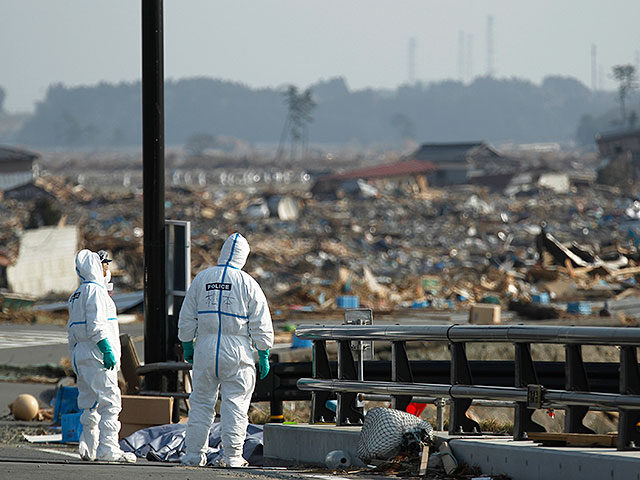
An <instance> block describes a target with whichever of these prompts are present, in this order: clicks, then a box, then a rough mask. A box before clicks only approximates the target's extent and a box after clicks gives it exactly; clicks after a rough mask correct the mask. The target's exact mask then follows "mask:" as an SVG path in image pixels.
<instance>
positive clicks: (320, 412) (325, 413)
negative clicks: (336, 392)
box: [310, 340, 336, 423]
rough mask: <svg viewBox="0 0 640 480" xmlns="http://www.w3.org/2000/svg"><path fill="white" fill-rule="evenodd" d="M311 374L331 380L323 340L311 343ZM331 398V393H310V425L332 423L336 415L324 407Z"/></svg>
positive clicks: (315, 391)
mask: <svg viewBox="0 0 640 480" xmlns="http://www.w3.org/2000/svg"><path fill="white" fill-rule="evenodd" d="M311 372H312V373H311V374H312V376H313V378H318V379H327V380H330V379H331V378H332V377H331V367H330V365H329V356H328V355H327V342H326V341H324V340H314V341H313V362H312V364H311ZM331 396H332V393H331V392H323V391H318V390H314V391H312V392H311V419H310V420H311V423H328V422H333V421H334V419H335V416H336V414H335V413H334V412H332V411H331V410H329V409H328V408H327V407H326V406H325V405H326V403H327V400H329V399H330V398H331Z"/></svg>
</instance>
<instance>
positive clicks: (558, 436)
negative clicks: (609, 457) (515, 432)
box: [527, 432, 617, 447]
mask: <svg viewBox="0 0 640 480" xmlns="http://www.w3.org/2000/svg"><path fill="white" fill-rule="evenodd" d="M527 437H529V440H533V441H534V442H540V443H542V444H543V445H555V446H568V447H615V446H616V445H617V443H616V442H617V436H616V435H615V434H604V435H599V434H588V433H552V432H527Z"/></svg>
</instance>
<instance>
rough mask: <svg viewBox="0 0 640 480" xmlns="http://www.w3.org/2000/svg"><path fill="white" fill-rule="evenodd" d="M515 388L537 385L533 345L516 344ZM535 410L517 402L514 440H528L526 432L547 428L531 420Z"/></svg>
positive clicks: (542, 430) (514, 419)
mask: <svg viewBox="0 0 640 480" xmlns="http://www.w3.org/2000/svg"><path fill="white" fill-rule="evenodd" d="M513 346H514V347H515V378H514V381H515V386H516V387H522V388H526V387H527V385H537V384H538V375H537V373H536V368H535V366H534V364H533V359H532V358H531V345H530V344H528V343H515V344H514V345H513ZM534 412H535V410H533V409H530V408H528V407H527V403H526V402H516V406H515V410H514V414H513V439H514V440H526V439H527V434H526V432H544V431H545V428H544V427H543V426H542V425H540V424H538V423H536V422H534V421H533V420H531V416H532V415H533V413H534Z"/></svg>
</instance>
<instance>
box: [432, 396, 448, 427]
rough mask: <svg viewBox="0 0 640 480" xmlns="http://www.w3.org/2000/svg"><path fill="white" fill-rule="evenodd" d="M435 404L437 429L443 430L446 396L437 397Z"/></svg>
mask: <svg viewBox="0 0 640 480" xmlns="http://www.w3.org/2000/svg"><path fill="white" fill-rule="evenodd" d="M434 404H435V406H436V430H437V431H438V432H441V431H443V430H444V407H445V406H446V405H447V402H446V400H445V399H444V398H436V401H435V402H434Z"/></svg>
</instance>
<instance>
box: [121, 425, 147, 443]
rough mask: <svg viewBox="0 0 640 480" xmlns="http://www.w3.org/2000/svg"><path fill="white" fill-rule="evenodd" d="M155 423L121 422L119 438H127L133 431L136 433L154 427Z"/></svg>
mask: <svg viewBox="0 0 640 480" xmlns="http://www.w3.org/2000/svg"><path fill="white" fill-rule="evenodd" d="M153 426H155V425H138V424H135V423H121V424H120V433H119V434H118V440H122V439H123V438H127V437H128V436H129V435H131V434H132V433H136V432H137V431H138V430H143V429H145V428H149V427H153Z"/></svg>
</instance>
